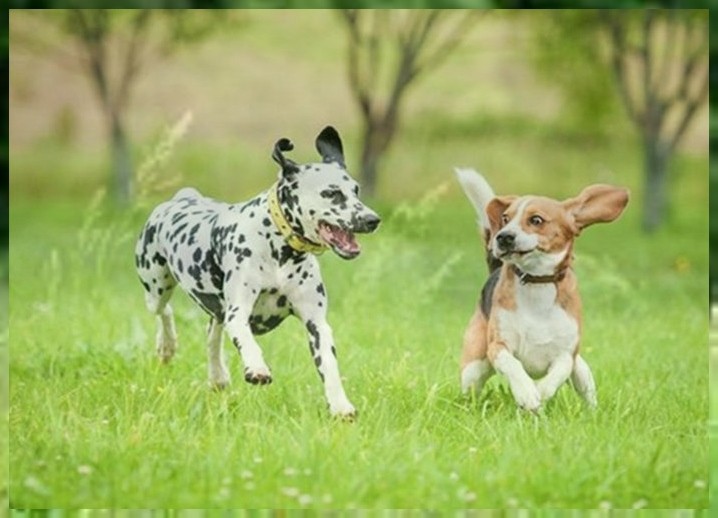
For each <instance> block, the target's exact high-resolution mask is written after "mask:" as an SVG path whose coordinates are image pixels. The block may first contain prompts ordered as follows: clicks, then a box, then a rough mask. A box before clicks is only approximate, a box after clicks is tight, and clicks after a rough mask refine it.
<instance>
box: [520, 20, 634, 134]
mask: <svg viewBox="0 0 718 518" xmlns="http://www.w3.org/2000/svg"><path fill="white" fill-rule="evenodd" d="M524 16H526V15H524ZM530 16H531V21H532V24H531V25H529V27H530V31H531V32H532V37H533V38H534V44H533V45H531V48H530V50H529V57H530V58H531V59H532V61H533V63H534V67H535V70H536V71H537V73H538V75H539V77H541V78H542V79H543V81H544V82H545V83H546V84H547V85H551V86H555V87H558V88H560V89H561V90H562V91H563V93H564V96H563V99H564V103H563V108H562V113H563V116H564V117H565V118H566V119H567V121H568V122H570V123H571V124H572V125H573V126H575V127H576V128H579V129H580V128H586V127H590V128H592V130H593V131H594V132H597V133H601V132H603V133H607V132H610V131H613V130H614V127H615V122H616V119H617V118H619V117H620V116H621V115H622V112H621V110H622V107H621V106H620V103H619V99H618V96H617V95H615V85H614V84H613V77H612V75H611V70H610V67H609V65H608V63H607V58H606V56H605V55H602V52H601V45H600V39H599V27H598V23H599V19H598V14H597V13H596V12H595V11H591V10H579V9H567V10H550V11H543V12H541V13H535V12H532V13H531V15H530Z"/></svg>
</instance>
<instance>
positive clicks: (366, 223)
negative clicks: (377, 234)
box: [362, 214, 381, 232]
mask: <svg viewBox="0 0 718 518" xmlns="http://www.w3.org/2000/svg"><path fill="white" fill-rule="evenodd" d="M379 223H381V219H380V218H379V216H377V215H376V214H369V215H367V216H364V217H363V218H362V227H363V230H364V232H374V231H375V230H376V228H377V227H378V226H379Z"/></svg>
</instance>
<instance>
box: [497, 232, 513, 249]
mask: <svg viewBox="0 0 718 518" xmlns="http://www.w3.org/2000/svg"><path fill="white" fill-rule="evenodd" d="M515 242H516V236H515V235H513V234H512V233H511V232H501V233H500V234H496V243H497V244H498V245H499V248H500V249H501V250H511V249H512V248H513V247H514V243H515Z"/></svg>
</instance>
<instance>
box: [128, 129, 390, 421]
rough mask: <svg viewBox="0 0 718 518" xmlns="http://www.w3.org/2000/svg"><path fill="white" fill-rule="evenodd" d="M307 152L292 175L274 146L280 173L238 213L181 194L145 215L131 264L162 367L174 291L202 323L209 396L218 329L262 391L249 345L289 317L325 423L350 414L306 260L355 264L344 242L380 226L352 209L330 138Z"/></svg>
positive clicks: (357, 205)
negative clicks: (295, 320)
mask: <svg viewBox="0 0 718 518" xmlns="http://www.w3.org/2000/svg"><path fill="white" fill-rule="evenodd" d="M316 147H317V150H318V151H319V154H320V155H321V156H322V160H323V161H322V162H321V163H312V164H305V165H298V164H296V163H295V162H293V161H292V160H290V159H288V158H286V157H285V156H284V155H283V152H285V151H290V150H291V149H293V145H292V143H291V142H290V141H289V140H288V139H286V138H283V139H280V140H279V141H277V143H276V144H275V146H274V151H273V153H272V158H274V160H275V161H276V162H277V163H279V165H280V166H281V171H280V173H279V178H278V180H277V182H276V183H275V184H274V185H273V186H272V187H271V188H270V189H269V190H268V191H265V192H263V193H261V194H259V195H258V196H256V197H254V198H252V199H251V200H249V201H246V202H243V203H236V204H229V203H222V202H219V201H215V200H213V199H211V198H207V197H205V196H202V195H201V194H200V193H199V192H197V191H196V190H195V189H191V188H185V189H181V190H180V191H179V192H178V193H177V194H175V196H174V197H173V198H172V199H171V200H169V201H167V202H165V203H162V204H160V205H159V206H158V207H156V208H155V209H154V210H153V211H152V214H150V217H149V219H148V221H147V223H146V224H145V226H144V228H143V229H142V232H141V234H140V237H139V239H138V241H137V246H136V249H135V261H136V266H137V271H138V273H139V276H140V280H141V281H142V285H143V286H144V289H145V300H146V303H147V307H148V309H149V310H150V311H151V312H152V313H154V314H155V315H157V320H158V332H157V352H158V354H159V356H160V358H161V359H162V360H163V361H165V362H167V361H169V360H170V359H171V358H172V356H173V355H174V353H175V350H176V348H177V333H176V331H175V324H174V319H173V315H172V308H171V306H170V305H169V300H170V297H171V296H172V292H173V290H174V287H175V286H176V285H177V284H179V285H180V286H181V287H182V289H183V290H184V291H186V292H187V293H188V294H189V296H190V297H191V298H192V299H193V300H194V301H195V302H197V304H199V306H200V307H202V308H203V309H204V310H205V311H206V312H207V313H208V314H209V315H210V316H211V321H210V327H209V333H208V334H209V337H208V343H207V351H208V357H209V379H210V383H211V384H212V385H213V386H214V387H217V388H223V387H225V386H227V385H228V384H229V382H230V375H229V370H228V369H227V366H226V365H225V362H224V356H223V353H222V330H223V329H224V330H226V332H227V334H228V335H229V337H230V338H231V340H232V343H233V344H234V345H235V346H236V348H237V349H238V351H239V354H240V355H241V357H242V361H243V362H244V367H245V368H244V377H245V380H246V381H247V382H249V383H253V384H268V383H271V381H272V376H271V373H270V370H269V367H267V364H266V363H265V361H264V358H263V355H262V351H261V349H260V347H259V345H258V344H257V342H256V340H255V338H254V335H259V334H263V333H266V332H268V331H270V330H272V329H274V328H275V327H276V326H278V325H279V324H280V323H281V322H282V321H283V320H284V319H285V318H286V317H287V316H288V315H295V316H297V317H299V318H300V319H301V320H302V321H303V322H304V325H305V326H306V329H307V332H308V333H309V346H310V350H311V353H312V355H313V357H314V363H315V365H316V367H317V370H318V372H319V376H320V377H321V379H322V381H323V383H324V390H325V394H326V398H327V402H328V404H329V410H330V412H331V414H332V415H336V416H344V417H351V416H354V415H355V413H356V410H355V408H354V406H353V405H352V404H351V402H350V401H349V399H348V398H347V396H346V394H345V392H344V388H343V386H342V381H341V377H340V375H339V368H338V364H337V359H336V351H335V346H334V338H333V337H332V330H331V327H330V326H329V324H328V323H327V295H326V292H325V289H324V285H323V283H322V279H321V275H320V272H319V262H318V261H317V258H316V255H318V254H320V253H322V252H323V251H324V250H326V249H327V248H331V249H332V250H333V251H334V252H335V253H336V254H337V255H339V256H340V257H342V258H344V259H352V258H354V257H356V256H357V255H359V252H360V248H359V244H358V243H357V241H356V239H355V236H354V234H356V233H368V232H373V231H374V230H376V228H377V227H378V225H379V222H380V219H379V217H378V216H377V214H376V213H375V212H374V211H372V210H371V209H369V208H368V207H367V206H366V205H364V203H362V202H361V201H360V200H359V186H358V184H357V182H356V181H354V180H353V179H352V178H351V177H350V176H349V174H348V173H347V171H346V166H345V164H344V154H343V148H342V142H341V139H340V137H339V134H338V133H337V131H336V130H335V129H334V128H332V127H331V126H328V127H326V128H324V130H323V131H322V132H321V133H320V134H319V135H318V136H317V139H316Z"/></svg>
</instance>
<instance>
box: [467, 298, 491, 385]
mask: <svg viewBox="0 0 718 518" xmlns="http://www.w3.org/2000/svg"><path fill="white" fill-rule="evenodd" d="M493 373H494V369H493V367H491V364H490V363H489V360H488V358H487V357H486V320H485V319H484V317H483V315H482V314H481V310H480V309H477V310H476V312H475V313H474V315H473V317H471V321H470V322H469V325H468V327H467V328H466V331H465V332H464V347H463V350H462V353H461V391H462V392H463V393H464V394H466V393H467V392H468V391H469V389H471V387H474V390H475V391H476V394H479V393H481V389H482V388H483V387H484V383H486V380H488V379H489V378H490V377H491V375H492V374H493Z"/></svg>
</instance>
